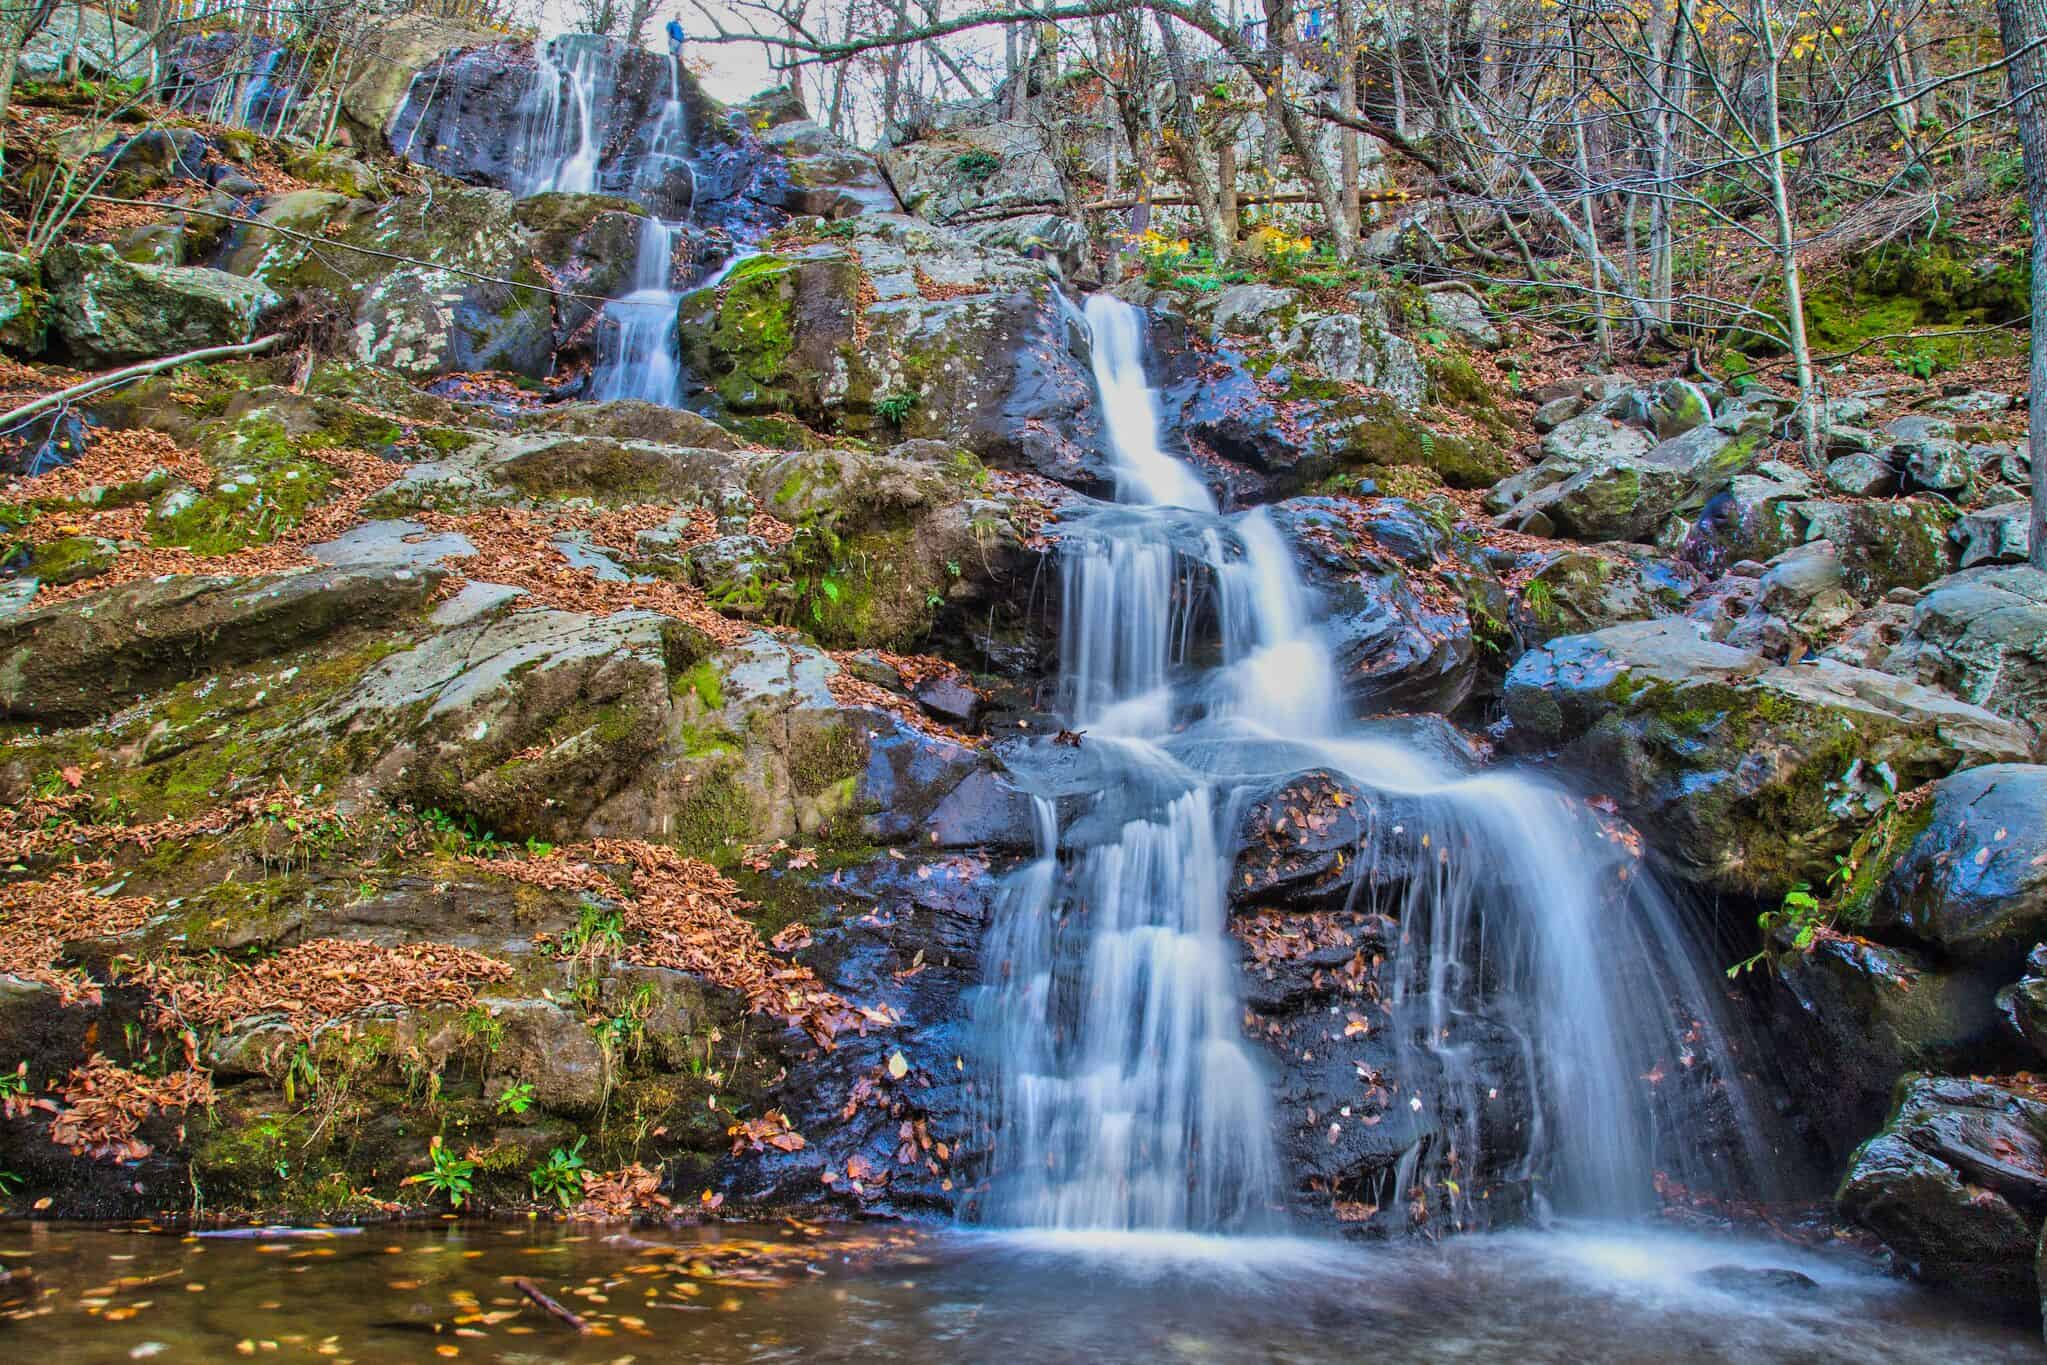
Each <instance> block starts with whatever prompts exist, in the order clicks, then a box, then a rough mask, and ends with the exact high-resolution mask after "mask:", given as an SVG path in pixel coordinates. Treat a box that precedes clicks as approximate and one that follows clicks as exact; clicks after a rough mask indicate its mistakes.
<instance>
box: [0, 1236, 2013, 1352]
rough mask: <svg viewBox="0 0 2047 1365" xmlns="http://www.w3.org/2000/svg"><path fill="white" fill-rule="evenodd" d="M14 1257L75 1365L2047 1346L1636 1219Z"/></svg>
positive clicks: (35, 1345)
mask: <svg viewBox="0 0 2047 1365" xmlns="http://www.w3.org/2000/svg"><path fill="white" fill-rule="evenodd" d="M0 1266H4V1267H6V1268H7V1269H8V1270H9V1271H11V1272H14V1276H15V1278H14V1280H13V1282H12V1283H11V1284H10V1285H8V1286H6V1287H4V1288H0V1292H4V1293H6V1294H9V1295H11V1296H12V1298H13V1303H14V1307H13V1308H12V1310H11V1312H10V1314H9V1317H10V1318H11V1321H8V1322H7V1323H6V1325H5V1326H4V1327H0V1341H5V1342H6V1343H7V1344H8V1345H9V1346H10V1348H11V1350H12V1352H13V1354H14V1356H15V1358H16V1359H18V1360H24V1361H33V1360H49V1361H57V1360H62V1361H64V1362H67V1365H71V1363H74V1362H97V1361H125V1360H138V1359H155V1360H166V1361H186V1360H190V1361H213V1360H233V1359H240V1358H244V1357H249V1358H258V1359H263V1358H267V1359H274V1360H297V1359H307V1360H331V1361H357V1362H372V1361H375V1362H383V1361H413V1360H418V1361H436V1360H446V1359H454V1360H476V1361H506V1362H514V1361H518V1362H537V1361H557V1360H558V1361H571V1362H582V1361H590V1362H600V1361H601V1362H623V1361H634V1362H653V1361H707V1362H725V1361H784V1360H806V1361H808V1360H824V1361H872V1360H878V1359H892V1360H904V1361H934V1362H936V1361H946V1362H954V1361H991V1360H992V1361H1000V1362H1002V1365H1026V1363H1027V1362H1038V1361H1078V1360H1089V1361H1094V1360H1136V1361H1184V1362H1203V1363H1204V1365H1205V1363H1207V1362H1234V1361H1247V1362H1248V1361H1258V1362H1324V1361H1327V1362H1336V1361H1344V1362H1354V1361H1359V1360H1372V1361H1409V1360H1413V1361H1424V1360H1426V1361H1445V1360H1450V1361H1457V1360H1471V1361H1496V1360H1506V1359H1512V1360H1518V1361H1588V1360H1600V1361H1672V1360H1687V1361H1692V1360H1708V1361H1718V1360H1725V1361H1744V1362H1746V1361H1757V1360H1796V1361H1833V1360H1841V1361H1857V1362H1866V1361H1869V1360H1873V1359H1882V1360H1885V1361H1928V1362H1933V1361H1939V1362H1957V1361H1979V1360H1981V1361H2002V1360H2037V1359H2040V1358H2041V1356H2042V1349H2041V1344H2040V1341H2039V1338H2038V1337H2037V1336H2036V1335H2034V1334H2032V1333H2031V1332H2030V1331H2028V1330H2026V1329H2025V1328H2023V1327H2022V1326H2020V1325H2017V1324H1997V1323H1991V1322H1985V1321H1983V1320H1982V1319H1981V1318H1980V1316H1979V1315H1977V1314H1974V1313H1972V1312H1970V1311H1969V1310H1968V1309H1966V1308H1965V1307H1963V1306H1961V1305H1959V1304H1956V1303H1953V1302H1950V1301H1947V1300H1944V1299H1942V1298H1941V1297H1939V1296H1937V1295H1934V1294H1932V1293H1929V1292H1927V1291H1924V1290H1921V1289H1916V1288H1914V1287H1912V1286H1909V1285H1905V1284H1901V1283H1899V1282H1897V1281H1895V1280H1892V1279H1888V1278H1885V1277H1883V1276H1881V1275H1878V1274H1876V1273H1874V1272H1873V1271H1871V1270H1870V1269H1869V1268H1867V1267H1866V1266H1862V1265H1860V1264H1858V1263H1853V1262H1844V1261H1841V1260H1836V1259H1832V1258H1828V1257H1823V1256H1819V1255H1813V1254H1808V1253H1804V1252H1800V1251H1797V1250H1793V1249H1788V1248H1786V1247H1783V1246H1780V1245H1775V1244H1771V1245H1764V1244H1758V1243H1753V1242H1745V1241H1739V1240H1732V1239H1728V1240H1722V1239H1714V1238H1704V1237H1696V1236H1688V1235H1679V1234H1672V1233H1667V1232H1660V1231H1653V1230H1644V1229H1636V1228H1627V1227H1596V1226H1591V1227H1578V1228H1565V1229H1561V1230H1556V1231H1547V1232H1515V1233H1504V1234H1498V1235H1492V1236H1484V1237H1465V1238H1459V1239H1453V1240H1451V1241H1448V1242H1446V1243H1444V1244H1442V1245H1439V1246H1419V1245H1416V1246H1391V1247H1388V1246H1375V1247H1359V1246H1350V1245H1345V1244H1336V1243H1326V1242H1315V1241H1306V1240H1295V1239H1278V1238H1275V1239H1263V1240H1254V1239H1232V1240H1216V1239H1204V1238H1196V1237H1151V1236H1144V1235H1111V1236H1093V1235H1065V1234H1054V1235H1028V1234H1024V1235H1001V1234H974V1233H962V1232H957V1231H953V1230H950V1229H928V1228H927V1229H906V1228H901V1227H880V1226H875V1227H853V1228H845V1227H835V1228H815V1229H806V1228H801V1227H795V1226H781V1227H754V1228H723V1229H717V1230H710V1231H704V1232H701V1233H698V1232H658V1233H654V1232H637V1233H632V1234H619V1233H616V1232H607V1231H604V1230H586V1229H579V1228H562V1227H559V1226H553V1225H547V1224H530V1225H518V1224H508V1225H497V1224H461V1223H448V1224H443V1225H428V1226H416V1225H415V1226H405V1227H395V1228H394V1227H377V1228H368V1229H363V1230H347V1231H341V1232H338V1233H336V1234H335V1235H331V1236H325V1237H312V1238H308V1237H285V1236H260V1235H259V1236H253V1237H250V1236H235V1237H213V1236H192V1235H184V1234H179V1233H174V1232H164V1231H153V1230H149V1229H136V1228H106V1227H79V1226H76V1225H52V1224H27V1223H15V1224H9V1225H0ZM1727 1267H1739V1268H1742V1269H1743V1270H1749V1271H1754V1270H1763V1269H1769V1270H1794V1271H1797V1272H1800V1273H1801V1274H1802V1275H1804V1276H1806V1277H1809V1279H1810V1280H1811V1281H1812V1283H1811V1284H1803V1283H1801V1282H1798V1281H1796V1279H1795V1277H1789V1276H1778V1277H1774V1278H1766V1277H1760V1276H1756V1275H1744V1274H1740V1273H1737V1272H1734V1271H1729V1270H1728V1269H1726V1268H1727ZM24 1271H27V1272H31V1273H32V1288H30V1289H28V1290H26V1291H24V1290H23V1288H22V1280H23V1275H22V1272H24ZM1707 1272H1712V1273H1711V1274H1707ZM522 1281H523V1282H525V1283H527V1284H530V1285H531V1286H532V1287H533V1288H534V1289H536V1290H538V1291H539V1292H540V1293H541V1294H543V1295H546V1296H547V1297H549V1298H551V1299H553V1300H554V1301H555V1302H556V1303H558V1304H559V1305H560V1306H561V1307H562V1308H563V1309H564V1310H565V1311H566V1312H568V1313H570V1314H573V1315H575V1316H576V1317H577V1318H579V1319H580V1320H581V1325H582V1328H583V1330H581V1331H579V1330H577V1328H576V1327H574V1326H572V1325H569V1324H567V1323H565V1322H563V1321H562V1320H560V1319H559V1318H558V1317H556V1316H554V1315H552V1314H550V1313H549V1312H547V1311H545V1310H544V1309H543V1308H541V1307H540V1306H538V1305H537V1304H536V1303H535V1302H534V1301H533V1300H532V1299H531V1298H529V1297H527V1295H526V1294H525V1293H524V1292H523V1290H522V1288H521V1284H520V1282H522ZM1780 1282H1781V1284H1780Z"/></svg>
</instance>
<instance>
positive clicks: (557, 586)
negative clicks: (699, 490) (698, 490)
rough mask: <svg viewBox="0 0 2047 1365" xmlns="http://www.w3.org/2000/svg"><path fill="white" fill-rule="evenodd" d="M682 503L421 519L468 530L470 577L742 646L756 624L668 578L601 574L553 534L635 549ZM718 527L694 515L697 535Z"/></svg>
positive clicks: (546, 601)
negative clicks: (680, 626) (579, 562)
mask: <svg viewBox="0 0 2047 1365" xmlns="http://www.w3.org/2000/svg"><path fill="white" fill-rule="evenodd" d="M675 513H676V509H675V508H673V507H669V506H666V505H663V504H658V503H649V504H640V505H636V506H632V507H623V508H618V509H615V510H613V511H610V512H604V513H590V512H579V511H575V510H573V509H560V510H558V511H556V512H554V513H552V514H550V515H549V516H547V517H542V516H541V515H540V514H539V513H535V512H530V511H525V510H521V509H517V508H509V507H494V508H490V509H488V510H486V511H482V512H476V513H471V514H469V515H466V516H454V515H450V514H448V513H445V512H423V513H420V514H419V515H418V518H417V519H418V520H419V521H421V522H423V523H425V524H426V525H428V526H430V527H432V528H433V529H434V530H436V531H452V532H456V533H458V534H461V535H464V536H467V537H468V538H469V542H470V544H472V545H473V546H475V547H476V553H475V554H474V555H471V556H468V557H466V558H464V559H462V560H460V561H459V562H460V563H461V564H462V566H463V572H464V573H465V574H466V575H467V576H468V577H470V578H472V579H477V580H481V581H483V582H489V583H502V584H504V585H505V586H506V587H512V588H523V589H524V590H525V591H526V592H527V593H528V594H529V595H530V596H532V598H533V599H534V600H535V601H536V602H539V603H541V604H543V605H545V606H550V607H554V608H557V609H559V610H562V611H579V612H588V613H590V614H592V615H596V616H608V615H610V614H611V613H613V612H619V611H632V610H640V611H652V612H658V613H660V614H661V615H663V616H669V617H673V618H674V619H675V620H678V621H681V622H683V623H684V624H685V625H689V626H693V627H695V628H696V629H698V630H700V631H702V632H703V633H704V634H705V635H706V636H708V637H710V639H711V640H712V641H714V642H715V643H717V644H720V645H732V644H737V643H739V641H741V640H743V639H745V638H746V637H747V635H748V634H750V633H751V631H752V627H750V626H747V625H744V624H742V623H740V622H737V621H731V620H728V619H726V618H725V617H723V616H720V615H719V614H718V613H717V612H716V611H714V610H713V609H712V608H711V606H710V604H709V603H707V602H706V601H705V600H704V596H703V594H702V593H701V592H698V591H697V590H696V589H695V588H692V587H688V586H686V585H683V584H679V583H670V582H666V581H655V582H645V583H642V582H636V581H629V580H628V581H618V580H606V579H600V578H598V577H597V576H596V575H594V574H591V573H589V572H587V571H586V570H583V569H580V568H578V567H576V566H575V565H573V564H571V563H569V562H568V561H567V560H566V559H564V558H563V557H562V554H561V551H560V550H559V549H558V548H557V547H556V545H555V542H554V537H555V535H556V533H557V532H559V531H568V530H581V531H588V532H590V533H591V536H592V538H593V539H595V540H596V541H597V542H598V543H599V544H601V545H609V546H612V547H614V548H617V549H630V548H631V546H632V542H633V538H634V537H635V536H637V535H638V534H639V533H640V532H641V531H644V530H648V529H650V528H652V527H655V526H659V525H661V524H662V523H663V522H665V521H667V520H668V519H669V518H671V517H672V516H674V515H675ZM715 530H716V524H715V522H713V521H712V520H711V518H710V514H709V513H707V512H703V511H701V510H699V511H698V512H696V513H695V514H693V516H692V519H691V536H692V539H693V540H697V539H705V538H708V537H709V536H710V535H712V534H713V533H714V532H715Z"/></svg>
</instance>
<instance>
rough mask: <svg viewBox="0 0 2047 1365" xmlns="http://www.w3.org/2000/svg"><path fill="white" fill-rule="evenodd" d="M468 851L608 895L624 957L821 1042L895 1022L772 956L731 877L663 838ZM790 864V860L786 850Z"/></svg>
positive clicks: (796, 934)
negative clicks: (537, 852)
mask: <svg viewBox="0 0 2047 1365" xmlns="http://www.w3.org/2000/svg"><path fill="white" fill-rule="evenodd" d="M804 851H807V850H804ZM760 852H761V851H760V850H756V854H757V855H758V854H760ZM800 852H801V851H800ZM472 861H474V862H476V864H477V865H478V866H480V867H484V868H486V869H488V870H489V871H490V872H492V873H493V874H495V875H497V876H501V877H508V878H511V879H512V880H514V881H521V882H526V883H528V884H530V885H534V886H544V887H547V888H549V889H552V890H562V891H576V892H580V893H582V894H584V895H588V896H593V897H596V898H599V899H603V900H609V901H613V902H616V903H617V904H618V905H619V906H620V907H621V908H622V909H623V911H624V918H625V927H626V929H627V931H628V932H629V933H630V934H631V935H632V936H633V937H634V939H635V941H633V942H631V943H629V944H628V945H627V948H626V951H625V954H624V956H625V958H626V959H627V960H628V961H630V962H635V963H638V964H639V965H641V966H645V967H666V968H669V969H671V970H675V971H683V972H688V973H690V974H691V975H693V976H699V977H702V978H703V979H704V980H706V981H709V982H711V983H712V984H713V985H717V986H723V987H725V988H726V989H728V990H734V991H738V992H739V993H740V994H741V995H743V996H745V997H746V1002H747V1006H748V1007H749V1008H750V1009H752V1010H754V1011H755V1012H756V1013H759V1014H767V1015H771V1016H773V1017H775V1018H777V1019H780V1020H782V1021H783V1022H785V1023H787V1024H789V1025H791V1026H792V1027H796V1028H801V1029H803V1030H804V1031H805V1032H806V1033H808V1034H809V1035H810V1036H811V1037H812V1038H813V1039H815V1040H816V1041H817V1042H818V1043H819V1044H821V1045H822V1046H824V1047H831V1046H832V1045H833V1037H834V1035H836V1034H838V1033H840V1032H842V1031H843V1030H845V1029H848V1028H855V1029H860V1030H862V1031H864V1030H865V1029H866V1026H867V1025H869V1024H879V1025H888V1024H893V1023H894V1022H895V1016H894V1014H893V1013H892V1012H891V1011H889V1010H888V1008H887V1007H886V1006H866V1007H855V1006H853V1005H850V1004H848V1003H847V1002H846V1001H845V1000H843V999H841V998H840V997H839V996H837V995H834V994H833V993H832V992H830V991H828V990H826V989H824V987H823V985H822V984H821V983H820V982H819V981H818V979H817V976H816V975H815V974H814V973H813V972H811V970H810V969H809V968H808V967H804V966H800V965H798V964H796V963H793V962H789V961H786V960H785V959H783V958H780V957H777V956H776V955H775V953H774V952H772V951H770V950H769V946H768V945H767V944H765V943H763V942H761V937H760V934H759V932H758V931H757V930H756V929H755V928H754V926H753V925H752V924H751V923H750V922H748V920H747V919H746V918H745V914H746V912H747V911H750V910H752V909H753V908H754V907H753V903H752V902H751V901H749V900H747V899H746V898H745V897H744V896H742V895H741V894H740V891H739V887H738V885H737V884H736V883H735V882H733V881H732V880H731V879H730V878H728V877H726V876H725V875H724V874H723V873H721V872H719V871H718V869H717V868H715V867H712V866H711V865H710V864H709V863H706V862H703V861H701V860H699V859H696V858H691V857H687V856H685V855H683V854H681V853H678V852H676V851H675V850H674V849H672V848H664V847H662V846H660V845H658V844H649V843H645V842H642V841H640V840H637V839H599V840H596V841H595V842H594V843H591V844H585V845H577V846H575V847H571V848H565V849H557V850H556V851H555V852H553V853H551V854H549V855H547V856H546V857H543V858H500V859H495V860H472ZM589 864H599V865H604V866H613V867H623V868H626V869H627V870H628V873H629V887H628V889H627V890H626V891H624V892H621V891H620V889H619V887H618V885H617V884H616V883H615V882H613V881H612V880H611V879H610V878H609V877H608V876H606V875H605V874H604V873H602V872H600V871H598V870H597V867H595V866H590V865H589ZM790 865H791V866H792V867H793V866H796V865H797V863H796V859H795V858H793V857H792V858H791V859H790ZM808 933H809V931H808V930H807V929H804V928H803V927H802V926H800V925H792V926H789V927H788V928H787V929H785V930H784V931H783V934H782V935H778V936H777V939H776V942H775V947H776V948H779V949H781V950H782V951H784V952H793V951H794V950H795V949H796V948H798V947H801V946H803V942H805V941H807V939H808ZM799 940H802V941H799Z"/></svg>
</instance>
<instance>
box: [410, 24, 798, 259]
mask: <svg viewBox="0 0 2047 1365" xmlns="http://www.w3.org/2000/svg"><path fill="white" fill-rule="evenodd" d="M390 140H391V145H392V146H393V147H394V148H396V149H397V150H398V152H399V153H400V154H401V155H403V156H405V157H407V158H409V159H410V160H412V161H415V162H418V163H419V164H420V165H422V166H428V167H431V168H432V169H434V170H437V171H440V172H442V173H443V174H446V175H451V176H454V177H455V178H457V179H459V180H465V181H468V182H469V183H471V184H482V185H490V186H495V187H497V188H499V189H507V190H511V191H512V192H513V193H515V194H521V195H527V194H540V193H546V192H564V193H572V194H606V195H612V196H615V197H618V198H621V199H627V200H630V201H632V202H633V203H635V204H638V205H639V206H640V207H641V208H644V209H645V210H647V211H648V212H649V213H652V214H654V215H655V216H657V217H660V218H665V219H669V220H680V219H684V218H689V217H692V216H694V217H695V219H696V221H698V222H699V223H700V224H702V225H703V226H706V227H718V228H724V229H727V230H729V231H734V232H736V233H741V234H746V233H747V232H748V230H749V229H752V230H759V229H761V228H764V227H765V226H767V225H768V224H770V223H772V222H773V221H774V220H775V219H776V218H777V217H778V214H777V213H776V211H775V210H774V209H772V208H770V207H768V206H767V205H766V204H765V203H763V202H761V201H759V200H756V199H754V198H750V197H749V196H748V195H747V193H746V192H747V190H748V189H749V188H750V187H751V186H752V184H753V182H754V180H755V178H756V177H757V176H759V175H760V174H761V173H762V171H763V168H764V165H765V164H766V162H767V159H768V158H767V156H766V153H765V152H764V151H763V149H762V148H761V146H760V144H759V142H758V140H757V139H756V138H754V137H753V136H752V135H751V132H750V130H747V129H745V128H743V127H742V126H740V124H739V122H738V121H736V120H734V119H733V118H732V117H731V116H730V115H729V114H728V113H727V111H726V110H725V109H724V107H723V106H721V105H720V104H718V102H717V101H715V100H713V99H711V98H710V97H709V96H707V95H706V94H704V92H703V90H702V88H701V87H700V86H698V85H697V83H696V81H695V79H694V78H693V77H691V76H690V74H689V73H688V72H687V71H684V70H682V69H681V66H680V64H679V63H678V62H676V61H675V60H674V59H673V58H672V57H669V56H666V55H662V54H657V53H653V52H649V51H647V50H645V49H644V48H640V47H635V46H633V45H631V44H628V43H622V42H619V41H617V40H616V39H611V38H602V37H598V36H596V35H593V34H587V33H568V34H562V35H559V36H557V37H554V38H549V39H546V40H544V41H541V42H539V43H534V44H527V43H524V42H505V43H496V44H492V45H489V46H485V47H475V48H467V49H464V50H461V51H458V52H455V53H451V54H450V55H449V56H447V57H445V58H443V59H442V60H441V61H439V62H437V63H435V64H434V65H432V66H430V67H428V68H426V69H425V70H422V71H421V72H419V73H418V74H417V75H416V76H414V77H413V80H412V85H411V89H410V90H409V92H408V93H407V95H406V98H405V102H404V104H403V105H402V106H401V107H400V108H399V110H398V112H397V114H396V115H395V116H394V117H393V119H392V122H391V127H390Z"/></svg>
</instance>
